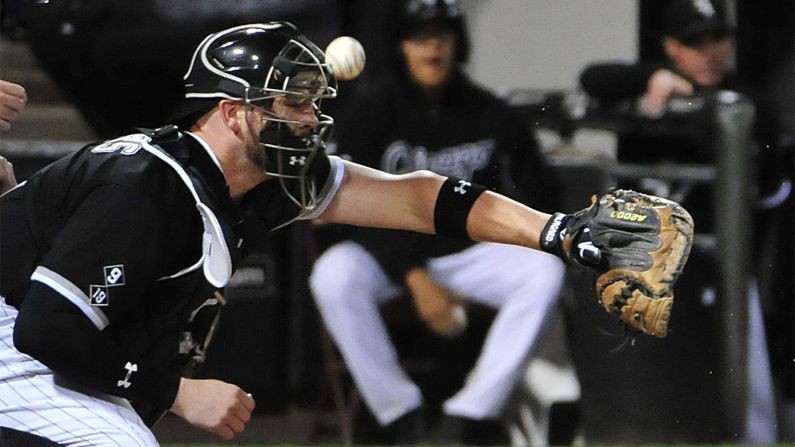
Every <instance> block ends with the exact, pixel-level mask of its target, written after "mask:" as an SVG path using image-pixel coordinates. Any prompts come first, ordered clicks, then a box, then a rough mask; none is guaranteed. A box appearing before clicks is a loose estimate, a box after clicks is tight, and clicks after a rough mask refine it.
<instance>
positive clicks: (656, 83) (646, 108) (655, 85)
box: [641, 68, 693, 117]
mask: <svg viewBox="0 0 795 447" xmlns="http://www.w3.org/2000/svg"><path fill="white" fill-rule="evenodd" d="M692 94H693V84H691V83H690V82H689V81H688V80H687V79H685V78H683V77H681V76H679V75H678V74H676V73H674V72H672V71H671V70H668V69H665V68H662V69H660V70H657V71H655V72H654V74H652V75H651V77H650V78H649V83H648V85H647V86H646V94H645V96H644V97H643V98H642V101H641V113H643V114H644V115H646V116H649V117H658V116H660V115H662V113H663V112H665V105H666V104H667V103H668V99H670V98H671V96H673V95H684V96H689V95H692Z"/></svg>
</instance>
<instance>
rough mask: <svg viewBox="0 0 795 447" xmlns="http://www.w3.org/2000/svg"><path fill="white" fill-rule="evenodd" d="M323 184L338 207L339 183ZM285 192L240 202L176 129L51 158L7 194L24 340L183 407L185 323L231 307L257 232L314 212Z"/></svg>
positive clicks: (5, 255) (13, 289)
mask: <svg viewBox="0 0 795 447" xmlns="http://www.w3.org/2000/svg"><path fill="white" fill-rule="evenodd" d="M322 158H323V160H324V162H323V163H320V164H318V166H319V168H318V169H320V171H319V175H320V178H319V180H318V181H319V182H321V183H320V184H324V183H325V182H326V181H327V180H328V181H330V182H332V183H333V182H334V179H335V178H337V177H339V176H337V175H330V174H332V173H333V172H332V171H334V170H336V169H340V165H339V163H338V161H335V162H332V163H329V160H328V158H326V157H322ZM337 182H338V180H337ZM323 190H324V191H329V194H328V197H326V200H324V201H323V202H322V204H327V203H328V201H329V200H330V197H331V196H333V194H334V193H335V191H336V184H335V187H326V188H323ZM280 191H281V190H280V187H279V185H278V184H277V182H264V183H263V184H262V185H260V186H259V187H257V188H255V189H254V190H252V191H250V192H249V193H248V194H247V195H246V196H244V198H243V200H242V201H241V202H240V203H239V204H238V203H235V202H233V201H232V200H231V198H230V196H229V192H228V188H227V186H226V181H225V178H224V176H223V174H222V172H221V169H220V165H219V164H218V161H217V160H216V159H215V156H214V154H213V153H212V151H211V150H210V148H209V147H208V146H207V145H206V143H204V142H203V141H201V140H199V139H198V138H197V137H195V136H192V135H191V134H189V133H184V132H178V131H176V129H175V128H173V129H171V131H167V132H160V133H156V134H143V133H142V134H133V135H128V136H125V137H121V138H118V139H115V140H110V141H106V142H103V143H101V144H97V145H90V146H87V147H85V148H83V149H81V150H80V151H78V152H77V153H75V154H73V155H70V156H68V157H65V158H63V159H61V160H59V161H57V162H55V163H53V164H51V165H49V166H48V167H46V168H44V169H43V170H41V171H40V172H38V173H36V174H34V175H33V176H32V177H31V178H30V179H29V180H28V181H27V182H25V183H23V184H22V185H20V186H18V187H17V188H15V189H13V190H12V191H10V192H9V193H7V194H6V195H4V196H3V197H2V199H1V200H2V202H0V204H1V205H2V206H1V207H0V214H1V216H2V217H1V219H2V220H0V225H1V226H0V250H1V251H0V260H1V262H0V295H2V296H3V297H4V298H5V299H6V301H7V302H8V303H9V304H11V305H13V306H15V307H17V308H18V309H19V310H20V312H19V316H18V318H17V321H16V329H15V344H16V343H17V341H18V340H19V342H20V343H22V345H21V346H20V345H17V348H18V349H19V350H20V351H23V352H26V351H27V350H28V348H29V349H31V350H33V351H34V352H31V355H33V356H34V357H35V358H36V359H37V360H39V361H41V362H42V363H44V364H45V365H47V366H48V367H50V368H51V369H52V370H53V371H55V372H56V373H58V374H63V375H64V376H65V377H66V378H68V379H70V380H71V381H73V382H75V383H76V384H78V385H79V386H84V387H88V388H89V389H92V390H96V391H100V392H105V393H110V394H114V395H118V396H122V397H125V398H127V399H129V400H131V401H132V402H133V403H134V404H138V405H136V408H139V407H140V408H148V409H150V410H151V409H155V408H159V409H167V408H169V407H170V406H171V404H172V402H173V400H174V397H175V395H176V392H177V388H178V384H179V379H180V370H181V367H182V365H183V362H184V360H185V354H187V352H186V347H185V346H184V343H183V345H180V340H183V341H184V337H183V331H185V330H186V328H187V326H188V323H189V320H190V318H191V316H192V315H194V311H195V310H196V309H198V308H200V307H206V306H208V305H210V306H212V305H218V301H219V300H218V299H217V297H218V295H216V292H217V291H218V290H219V289H221V288H222V287H223V286H224V285H225V283H226V281H227V280H228V279H229V276H230V275H231V273H232V271H233V268H234V265H235V263H236V262H237V260H238V259H240V257H241V256H242V255H243V254H244V251H245V249H246V246H247V245H246V241H247V239H249V238H253V237H256V235H257V234H258V233H259V234H261V233H264V232H266V231H267V230H268V228H269V226H271V227H272V226H273V224H274V223H276V222H284V221H287V220H290V219H293V218H296V217H299V218H300V217H314V215H305V216H300V215H298V212H299V209H298V208H297V207H295V206H293V205H292V203H291V202H290V201H289V200H288V199H287V198H286V196H284V194H281V192H280ZM322 208H323V207H322V206H321V207H320V209H318V210H316V211H315V213H314V214H319V213H320V212H322ZM25 340H27V343H26V342H25ZM31 342H32V343H33V344H34V345H35V346H30V345H29V344H30V343H31ZM26 344H28V346H26ZM180 350H182V352H181V354H182V355H180ZM153 414H154V413H152V414H142V417H143V419H144V420H145V421H148V422H152V421H153V420H152V415H153Z"/></svg>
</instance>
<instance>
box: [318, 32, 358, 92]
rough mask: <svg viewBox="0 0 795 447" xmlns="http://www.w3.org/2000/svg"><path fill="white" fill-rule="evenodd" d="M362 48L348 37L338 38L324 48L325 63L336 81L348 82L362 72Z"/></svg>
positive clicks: (356, 41)
mask: <svg viewBox="0 0 795 447" xmlns="http://www.w3.org/2000/svg"><path fill="white" fill-rule="evenodd" d="M364 61H365V57H364V48H363V47H362V44H361V43H359V41H358V40H356V39H354V38H353V37H350V36H340V37H337V38H336V39H334V40H332V41H331V43H330V44H328V46H327V47H326V63H327V64H329V67H330V68H331V72H332V73H334V76H336V78H337V79H339V80H342V81H350V80H351V79H355V78H356V77H357V76H359V74H360V73H361V72H362V70H364Z"/></svg>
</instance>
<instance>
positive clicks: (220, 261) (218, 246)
mask: <svg viewBox="0 0 795 447" xmlns="http://www.w3.org/2000/svg"><path fill="white" fill-rule="evenodd" d="M116 141H119V142H120V143H123V142H130V143H133V144H137V145H139V146H140V147H141V148H142V149H143V150H145V151H147V152H149V153H150V154H152V155H154V156H155V157H157V158H159V159H160V160H162V161H163V162H165V163H166V164H167V165H168V166H169V167H171V168H172V169H173V170H174V171H175V172H176V173H177V175H179V178H180V179H182V181H183V182H184V183H185V186H186V187H187V188H188V190H189V191H190V193H191V195H193V199H194V200H195V201H196V209H197V210H198V211H199V215H200V216H201V218H202V224H204V236H203V238H202V257H201V259H199V261H198V262H196V263H195V264H193V265H191V266H189V267H187V268H185V269H183V270H181V271H179V272H177V273H175V274H173V275H170V276H168V277H165V278H160V279H170V278H176V277H178V276H182V275H184V274H186V273H189V272H192V271H194V270H196V269H197V268H199V266H201V267H202V269H203V271H204V276H205V278H207V281H208V282H209V283H210V284H212V285H213V286H214V287H218V288H221V287H224V286H225V285H226V284H227V283H228V282H229V278H231V277H232V257H231V255H230V252H229V246H228V245H227V243H226V239H225V238H224V232H223V230H222V228H221V223H220V221H219V220H218V217H216V215H215V213H213V211H212V210H211V209H210V207H209V206H207V204H206V203H205V202H208V200H206V199H205V200H202V197H203V196H205V194H204V191H203V189H202V187H201V186H200V185H199V184H198V183H197V181H196V180H195V179H194V178H193V177H191V176H190V174H188V172H187V171H186V170H185V168H183V167H182V165H180V164H179V162H177V160H175V159H174V157H172V156H171V155H170V154H169V153H167V152H166V151H164V150H163V149H161V148H160V147H158V146H155V145H152V144H150V142H151V138H150V137H149V136H148V135H146V134H133V135H127V136H125V137H123V138H122V139H119V140H116ZM205 197H206V196H205Z"/></svg>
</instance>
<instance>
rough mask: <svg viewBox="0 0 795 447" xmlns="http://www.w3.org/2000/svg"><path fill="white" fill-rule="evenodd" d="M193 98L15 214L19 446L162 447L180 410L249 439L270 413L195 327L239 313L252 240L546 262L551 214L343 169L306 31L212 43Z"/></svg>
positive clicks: (414, 178)
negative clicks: (409, 233) (377, 234)
mask: <svg viewBox="0 0 795 447" xmlns="http://www.w3.org/2000/svg"><path fill="white" fill-rule="evenodd" d="M185 88H186V94H185V102H184V105H185V107H184V108H183V109H182V110H181V113H180V114H179V119H178V120H176V124H178V125H179V126H180V127H179V128H176V127H171V126H167V127H164V128H161V129H158V130H154V131H144V132H141V133H136V134H132V135H126V136H123V137H120V138H117V139H113V140H109V141H105V142H102V143H99V144H93V145H90V146H88V147H85V148H83V149H81V150H80V151H78V152H77V153H75V154H73V155H70V156H67V157H66V158H64V159H62V160H59V161H57V162H55V163H53V164H52V165H50V166H48V167H46V168H44V169H43V170H41V171H39V172H38V173H36V174H34V175H33V176H32V177H31V178H29V179H28V181H27V182H24V183H22V184H20V185H18V186H17V187H16V188H14V189H12V190H11V191H9V192H7V193H6V194H4V195H3V196H2V198H0V230H1V231H0V260H2V265H0V340H2V343H0V359H2V361H0V427H2V428H3V429H2V430H3V431H2V432H0V433H3V435H5V432H6V431H10V430H13V431H14V432H15V433H16V432H29V433H30V434H32V435H35V436H40V437H44V438H47V439H49V440H51V441H53V442H56V443H61V444H69V445H93V446H109V445H114V446H119V445H123V446H131V445H140V446H152V445H157V441H156V439H155V438H154V436H153V434H152V433H151V431H150V430H149V429H148V428H147V425H148V424H151V423H154V422H155V421H156V420H157V418H158V416H159V415H160V414H162V411H163V410H169V409H170V411H172V412H173V413H175V414H177V415H178V416H180V417H181V418H183V419H185V420H186V421H187V422H189V423H190V424H192V425H195V426H198V427H201V428H203V429H206V430H208V431H212V432H215V433H217V434H218V435H219V436H221V437H222V438H224V439H231V438H233V437H234V436H235V435H236V434H237V433H239V432H241V431H242V430H243V429H244V428H245V425H246V423H247V422H248V421H249V418H250V417H251V411H252V409H253V408H254V400H253V398H252V397H251V396H250V395H248V394H247V393H246V392H245V391H244V390H242V389H240V388H239V387H237V386H235V385H232V384H228V383H224V382H221V381H218V380H212V379H205V380H197V379H191V378H189V376H188V375H187V374H186V373H185V367H186V366H187V367H189V366H190V361H191V359H192V358H193V357H194V356H200V355H201V350H202V348H203V340H204V338H203V336H204V333H199V331H193V332H191V330H190V329H192V327H191V326H192V324H191V323H197V320H196V319H197V318H200V317H201V314H202V312H203V311H202V308H206V307H207V306H214V305H218V304H222V303H223V296H222V295H221V294H220V293H218V292H219V290H221V289H222V288H223V287H224V286H225V285H226V283H227V281H228V280H229V277H230V276H231V273H232V271H233V270H234V267H235V264H236V262H237V260H238V259H239V258H240V256H241V255H242V254H244V253H245V252H246V248H247V247H248V246H249V243H250V241H251V240H252V239H256V237H257V234H262V233H263V232H265V231H267V230H268V229H270V228H273V227H274V226H278V225H281V224H284V223H287V222H290V221H292V220H294V219H312V218H315V217H321V218H323V219H325V220H328V221H330V222H337V223H344V224H355V225H368V226H379V227H389V228H398V229H405V230H414V231H418V232H424V233H437V234H447V235H451V236H456V237H462V238H471V239H473V240H482V241H493V242H502V243H506V244H514V245H520V246H525V247H531V248H535V249H538V248H539V242H540V234H541V232H542V230H543V228H544V225H545V224H546V222H547V221H548V220H549V217H550V215H549V214H546V213H543V212H540V211H536V210H533V209H531V208H529V207H527V206H525V205H522V204H520V203H518V202H516V201H513V200H511V199H509V198H507V197H505V196H501V195H498V194H495V193H493V192H490V191H484V188H482V187H479V186H478V185H476V184H472V185H468V187H467V188H466V189H462V188H461V187H460V186H461V184H460V183H459V180H458V179H453V178H445V177H442V176H440V175H437V174H433V173H431V172H429V171H421V172H417V173H412V174H406V175H399V176H395V175H391V174H387V173H384V172H379V171H377V170H374V169H371V168H366V167H364V166H361V165H357V164H355V163H351V162H347V161H343V160H342V159H340V158H338V157H334V156H326V155H325V153H324V150H323V141H324V138H325V137H326V136H327V133H326V130H327V129H328V127H329V126H330V124H331V123H332V120H331V118H330V117H328V116H326V115H323V114H322V113H320V101H321V99H322V98H328V97H333V96H335V94H336V83H335V81H334V79H333V76H332V75H331V74H330V72H329V71H328V66H327V65H326V64H325V63H324V56H323V53H322V52H321V51H320V50H319V49H318V48H317V47H316V46H315V45H314V44H312V43H311V42H309V41H308V40H307V39H306V38H305V37H303V36H302V35H301V34H300V33H298V32H297V30H296V29H295V28H294V27H293V26H292V25H290V24H287V23H273V22H271V23H261V24H251V25H243V26H239V27H233V28H230V29H227V30H224V31H220V32H218V33H214V34H211V35H209V36H207V38H206V39H205V40H204V41H202V42H201V43H200V44H199V46H198V47H197V49H196V52H195V53H194V55H193V58H192V60H191V64H190V66H189V68H188V71H187V73H186V75H185ZM528 251H529V250H528ZM522 323H524V322H522ZM194 329H195V328H194ZM202 332H203V331H202ZM241 361H245V359H241ZM259 397H261V398H267V397H265V396H259ZM139 414H140V416H139ZM25 442H26V441H25Z"/></svg>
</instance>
